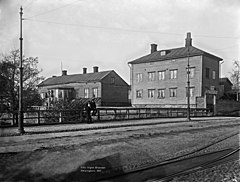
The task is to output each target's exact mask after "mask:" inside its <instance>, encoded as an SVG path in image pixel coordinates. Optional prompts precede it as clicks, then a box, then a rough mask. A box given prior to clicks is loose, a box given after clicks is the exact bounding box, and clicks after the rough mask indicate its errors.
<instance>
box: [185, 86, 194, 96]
mask: <svg viewBox="0 0 240 182" xmlns="http://www.w3.org/2000/svg"><path fill="white" fill-rule="evenodd" d="M194 91H195V87H190V88H189V92H190V97H193V96H194ZM187 96H188V87H186V97H187Z"/></svg>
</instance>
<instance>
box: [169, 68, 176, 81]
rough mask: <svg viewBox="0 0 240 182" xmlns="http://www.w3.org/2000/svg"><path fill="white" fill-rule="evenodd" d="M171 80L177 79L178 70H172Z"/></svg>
mask: <svg viewBox="0 0 240 182" xmlns="http://www.w3.org/2000/svg"><path fill="white" fill-rule="evenodd" d="M170 79H177V69H175V70H170Z"/></svg>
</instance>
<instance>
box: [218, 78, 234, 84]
mask: <svg viewBox="0 0 240 182" xmlns="http://www.w3.org/2000/svg"><path fill="white" fill-rule="evenodd" d="M219 82H220V84H221V83H226V82H228V83H229V84H230V85H233V84H232V82H231V81H230V80H229V79H228V78H227V77H224V78H220V79H219Z"/></svg>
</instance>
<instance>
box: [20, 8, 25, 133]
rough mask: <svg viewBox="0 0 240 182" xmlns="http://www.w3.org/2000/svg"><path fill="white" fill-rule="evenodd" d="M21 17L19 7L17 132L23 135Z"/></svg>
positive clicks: (21, 9)
mask: <svg viewBox="0 0 240 182" xmlns="http://www.w3.org/2000/svg"><path fill="white" fill-rule="evenodd" d="M22 15H23V8H22V6H21V8H20V38H19V40H20V66H19V74H20V80H19V107H18V117H19V118H18V132H19V133H20V134H24V133H25V131H24V128H23V110H22V109H23V108H22V106H23V101H22V98H23V66H22V62H23V60H22V58H23V56H22V49H23V48H22V47H23V46H22V44H23V38H22V20H23V18H22Z"/></svg>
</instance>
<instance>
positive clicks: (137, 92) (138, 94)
mask: <svg viewBox="0 0 240 182" xmlns="http://www.w3.org/2000/svg"><path fill="white" fill-rule="evenodd" d="M136 97H137V98H143V91H142V90H137V91H136Z"/></svg>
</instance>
